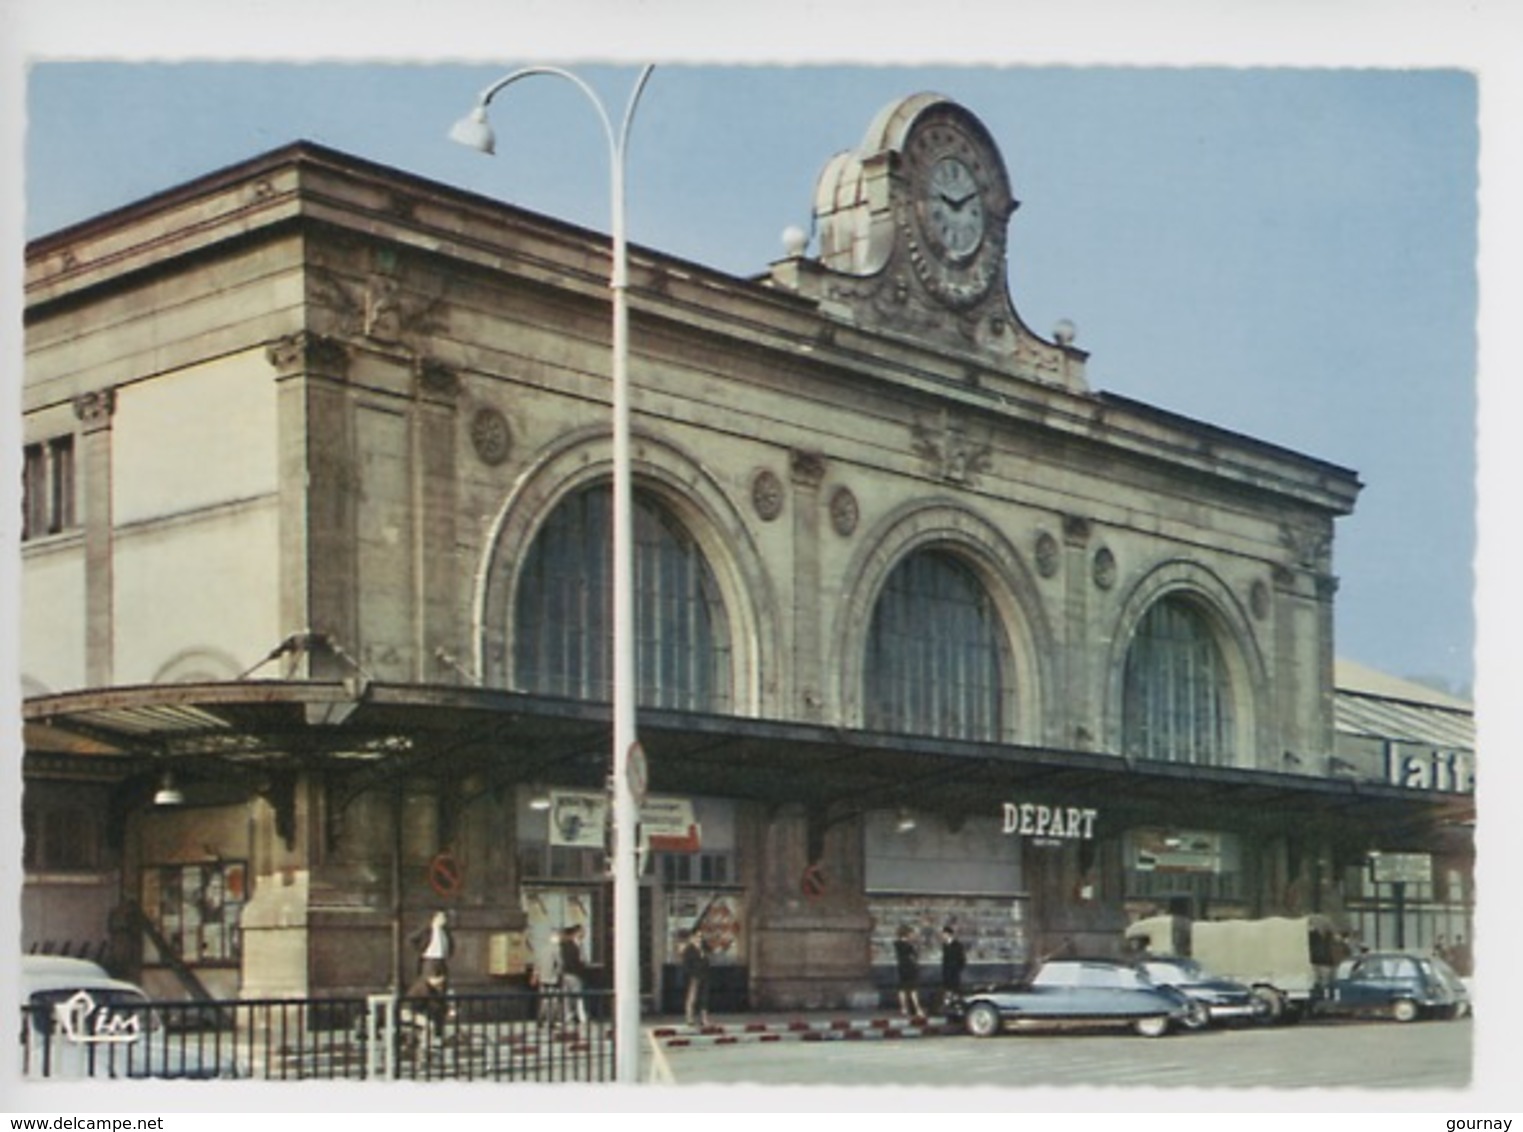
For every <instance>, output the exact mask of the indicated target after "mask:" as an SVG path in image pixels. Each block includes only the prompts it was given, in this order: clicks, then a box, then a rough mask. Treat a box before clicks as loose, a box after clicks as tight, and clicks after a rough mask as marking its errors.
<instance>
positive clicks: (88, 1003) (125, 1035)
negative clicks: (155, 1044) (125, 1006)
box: [53, 990, 143, 1044]
mask: <svg viewBox="0 0 1523 1132" xmlns="http://www.w3.org/2000/svg"><path fill="white" fill-rule="evenodd" d="M53 1014H54V1017H56V1018H57V1019H58V1028H59V1029H60V1030H62V1031H63V1033H64V1037H66V1038H68V1039H69V1041H71V1042H77V1043H80V1044H85V1043H95V1042H135V1041H137V1040H138V1038H140V1037H142V1034H143V1016H142V1015H141V1014H139V1013H137V1012H136V1011H133V1012H131V1013H113V1012H112V1010H111V1007H110V1005H109V1004H103V1005H97V1004H96V1001H95V999H94V998H93V997H92V996H91V995H90V992H89V991H83V990H82V991H76V992H74V995H73V996H72V997H71V998H69V999H67V1000H65V1001H64V1002H60V1003H58V1004H57V1005H55V1006H54V1007H53Z"/></svg>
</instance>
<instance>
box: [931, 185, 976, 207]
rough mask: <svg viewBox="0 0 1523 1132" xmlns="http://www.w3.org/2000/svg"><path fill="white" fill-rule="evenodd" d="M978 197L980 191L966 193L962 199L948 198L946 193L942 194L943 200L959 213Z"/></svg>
mask: <svg viewBox="0 0 1523 1132" xmlns="http://www.w3.org/2000/svg"><path fill="white" fill-rule="evenodd" d="M977 195H978V190H976V189H975V190H973V191H972V192H968V193H964V194H963V195H962V196H960V197H949V196H947V194H946V193H942V194H940V196H941V199H942V200H944V201H946V203H947V204H949V205H951V206H952V208H953V209H955V210H956V211H958V212H961V211H962V206H963V205H965V204H967V203H968V202H969V201H970V200H972V199H973V198H974V197H976V196H977Z"/></svg>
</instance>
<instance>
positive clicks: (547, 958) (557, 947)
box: [531, 929, 563, 1025]
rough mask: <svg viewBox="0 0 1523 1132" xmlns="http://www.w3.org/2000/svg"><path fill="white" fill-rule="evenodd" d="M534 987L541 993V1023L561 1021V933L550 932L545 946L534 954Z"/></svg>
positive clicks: (539, 1013)
mask: <svg viewBox="0 0 1523 1132" xmlns="http://www.w3.org/2000/svg"><path fill="white" fill-rule="evenodd" d="M531 974H532V975H533V976H534V989H535V991H536V992H537V993H538V995H539V1012H538V1016H539V1022H540V1025H547V1024H550V1023H559V1022H560V1021H561V1018H562V1014H563V1011H562V1010H561V933H560V932H558V931H554V930H553V929H552V930H551V932H550V935H549V937H548V938H547V939H546V941H545V946H544V947H542V948H540V949H539V950H538V951H537V952H535V954H534V968H533V970H532V972H531Z"/></svg>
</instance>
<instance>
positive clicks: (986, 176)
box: [902, 103, 1012, 307]
mask: <svg viewBox="0 0 1523 1132" xmlns="http://www.w3.org/2000/svg"><path fill="white" fill-rule="evenodd" d="M964 118H965V116H964V115H963V114H961V113H959V111H958V108H956V107H953V106H951V105H950V104H947V103H942V104H939V105H936V106H934V107H932V108H931V109H930V110H929V111H927V112H926V113H924V114H922V115H921V116H920V117H919V118H918V119H917V120H916V122H915V124H914V126H913V127H912V128H911V129H910V132H909V135H908V137H907V138H906V139H905V144H904V150H903V154H902V157H903V172H904V176H905V181H904V184H905V191H906V193H907V197H906V203H907V205H908V207H907V208H906V210H905V213H904V214H903V215H904V221H903V222H904V225H905V229H906V235H907V237H908V242H909V251H910V258H911V261H912V262H913V263H914V266H915V271H916V274H917V275H919V276H920V279H921V281H922V282H923V283H924V284H925V286H926V289H927V290H929V291H930V292H931V294H932V295H934V296H935V297H936V298H937V299H939V300H941V301H942V302H943V303H946V304H947V305H949V306H952V307H967V306H971V305H972V304H974V303H976V302H978V301H979V300H980V299H982V298H983V297H984V296H985V295H987V294H988V293H989V290H990V288H991V287H992V286H993V284H994V282H995V280H996V279H997V278H998V276H999V272H1000V269H1001V265H1002V263H1003V261H1004V243H1005V241H1004V222H1005V220H1006V219H1007V218H1008V216H1009V213H1010V209H1011V207H1012V202H1011V201H1010V200H1009V192H1008V189H1006V188H1005V187H1004V177H1003V166H1002V164H1001V162H1000V158H999V155H998V154H997V153H996V152H995V151H994V149H993V146H992V145H991V144H990V143H989V142H988V141H987V139H986V138H984V137H983V136H982V132H981V131H978V130H976V129H975V128H974V127H973V126H972V125H970V124H969V123H968V122H967V121H965V120H964Z"/></svg>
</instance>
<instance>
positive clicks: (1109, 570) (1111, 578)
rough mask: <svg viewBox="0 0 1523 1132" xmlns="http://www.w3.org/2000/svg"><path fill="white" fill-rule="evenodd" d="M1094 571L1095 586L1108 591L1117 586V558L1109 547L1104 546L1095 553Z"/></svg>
mask: <svg viewBox="0 0 1523 1132" xmlns="http://www.w3.org/2000/svg"><path fill="white" fill-rule="evenodd" d="M1093 570H1094V578H1095V585H1097V586H1099V587H1100V588H1101V589H1102V590H1108V589H1110V588H1111V587H1112V586H1114V585H1115V584H1116V556H1115V555H1114V554H1112V553H1111V551H1110V548H1109V547H1106V546H1102V547H1101V548H1100V549H1099V550H1097V551H1095V559H1094V564H1093Z"/></svg>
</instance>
